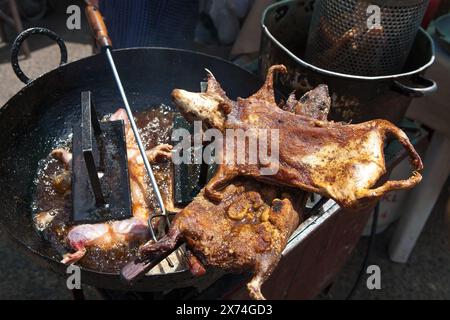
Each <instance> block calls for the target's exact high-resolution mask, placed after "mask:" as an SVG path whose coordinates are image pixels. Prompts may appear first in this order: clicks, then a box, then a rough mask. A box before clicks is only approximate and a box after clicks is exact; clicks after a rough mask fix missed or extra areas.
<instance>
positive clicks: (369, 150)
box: [172, 65, 423, 207]
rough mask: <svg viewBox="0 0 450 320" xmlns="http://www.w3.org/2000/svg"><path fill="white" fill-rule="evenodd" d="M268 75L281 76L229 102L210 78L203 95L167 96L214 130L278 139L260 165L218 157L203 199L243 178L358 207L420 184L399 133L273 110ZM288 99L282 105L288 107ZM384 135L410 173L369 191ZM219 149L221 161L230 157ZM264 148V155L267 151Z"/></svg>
mask: <svg viewBox="0 0 450 320" xmlns="http://www.w3.org/2000/svg"><path fill="white" fill-rule="evenodd" d="M275 71H280V72H286V68H285V67H284V66H283V65H275V66H272V67H271V68H270V69H269V72H268V75H267V79H266V82H265V84H264V85H263V87H262V88H261V89H260V90H259V91H258V92H256V93H255V94H254V95H252V96H251V97H249V98H247V99H242V98H238V100H237V101H230V99H229V98H227V97H226V95H225V93H224V91H223V90H222V89H221V88H220V86H219V84H218V82H217V81H216V79H215V78H214V77H213V75H212V74H209V75H208V90H207V91H206V92H205V93H193V92H187V91H185V90H181V89H175V90H173V92H172V97H173V100H174V102H175V104H176V105H177V106H178V107H179V108H180V109H181V110H182V112H183V113H184V114H188V115H189V116H190V117H191V118H194V119H196V120H201V121H204V122H205V123H206V124H208V125H210V126H213V127H215V128H217V129H219V130H222V131H225V130H226V129H235V130H236V129H241V130H244V131H245V130H247V129H255V128H256V129H267V130H268V131H269V132H270V131H271V130H277V132H278V135H279V142H280V143H279V144H278V145H279V154H278V161H274V162H271V163H269V164H263V163H261V161H259V159H258V161H257V163H256V164H251V163H244V164H240V163H239V162H237V161H236V159H235V158H232V157H228V158H225V159H226V161H224V162H223V163H224V164H222V165H220V166H219V170H218V172H217V174H216V175H215V176H214V177H213V179H212V180H211V181H210V182H209V183H208V185H207V186H206V189H205V194H206V195H207V196H208V197H209V198H210V199H212V200H214V201H220V200H221V199H222V197H223V195H222V194H221V192H220V189H223V188H224V187H225V186H226V185H227V184H228V183H229V182H230V180H231V179H233V178H235V177H238V176H244V175H245V176H250V177H253V178H255V179H257V180H259V181H262V182H267V183H270V184H274V185H280V186H290V187H295V188H299V189H302V190H305V191H309V192H315V193H319V194H321V195H324V196H326V197H329V198H332V199H334V200H335V201H336V202H338V203H339V204H340V205H341V206H344V207H357V206H363V205H365V204H367V203H368V202H369V200H376V199H378V198H380V197H381V196H382V195H384V194H385V193H386V192H389V191H391V190H396V189H408V188H411V187H413V186H415V185H416V184H417V183H419V182H420V180H421V178H422V177H421V175H420V174H419V173H418V172H417V171H419V170H422V168H423V165H422V161H421V159H420V157H419V155H418V154H417V152H416V151H415V150H414V147H413V146H412V145H411V143H410V141H409V140H408V137H407V136H406V134H405V133H404V132H403V131H401V130H400V129H399V128H397V127H396V126H395V125H393V124H392V123H390V122H388V121H386V120H372V121H368V122H364V123H360V124H345V123H334V122H332V121H325V120H323V121H321V120H317V119H315V118H311V117H310V115H308V114H306V115H301V114H300V115H298V114H292V113H290V112H287V111H284V110H281V109H280V108H279V107H277V104H276V102H275V96H274V91H273V74H274V72H275ZM293 99H294V98H291V101H290V103H289V105H294V102H293V101H292V100H293ZM388 135H392V136H394V137H396V138H397V139H398V140H399V142H400V143H401V144H402V145H403V146H404V147H405V149H406V150H407V151H408V153H409V156H410V160H411V164H412V166H413V167H414V171H413V174H412V175H411V177H409V178H408V179H406V180H400V181H388V182H386V183H385V184H384V185H382V186H379V187H376V188H373V187H374V186H375V184H376V183H377V181H378V180H379V179H380V177H381V176H382V175H384V174H385V173H386V168H385V162H384V154H383V146H384V140H385V139H386V137H387V136H388ZM224 149H225V152H224V156H225V157H227V156H229V155H230V154H233V152H227V151H226V147H225V148H224ZM268 149H269V151H270V152H271V147H270V146H269V148H268ZM246 152H247V153H248V150H246ZM246 158H247V159H248V158H249V155H248V154H247V155H246ZM263 168H266V169H267V168H268V169H273V170H270V171H272V172H274V173H273V174H271V175H267V174H265V175H262V174H261V169H263Z"/></svg>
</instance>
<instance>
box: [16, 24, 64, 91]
mask: <svg viewBox="0 0 450 320" xmlns="http://www.w3.org/2000/svg"><path fill="white" fill-rule="evenodd" d="M33 34H42V35H45V36H47V37H49V38H50V39H52V40H54V41H55V42H56V43H57V44H58V46H59V50H60V51H61V61H60V63H59V65H60V66H62V65H63V64H66V63H67V48H66V44H65V43H64V40H63V39H62V38H61V37H60V36H59V35H57V34H56V33H54V32H53V31H51V30H49V29H46V28H40V27H35V28H30V29H27V30H25V31H23V32H21V33H20V34H19V35H18V36H17V38H16V39H15V40H14V42H13V44H12V49H11V65H12V68H13V70H14V73H15V74H16V76H17V78H19V79H20V80H21V81H22V82H23V83H25V84H28V83H30V82H31V81H32V80H31V79H30V78H28V77H27V76H26V75H25V73H23V71H22V69H21V68H20V66H19V51H20V47H21V45H22V43H23V42H24V41H25V39H27V38H28V37H29V36H31V35H33Z"/></svg>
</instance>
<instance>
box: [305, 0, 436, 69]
mask: <svg viewBox="0 0 450 320" xmlns="http://www.w3.org/2000/svg"><path fill="white" fill-rule="evenodd" d="M427 5H428V0H383V1H381V0H371V1H366V0H317V1H316V2H315V5H314V13H313V17H312V22H311V25H310V32H309V37H308V44H307V50H306V53H305V60H306V61H307V62H309V63H311V64H314V65H316V66H318V67H320V68H323V69H327V70H331V71H336V72H340V73H346V74H351V75H360V76H382V75H390V74H395V73H399V72H401V71H402V68H403V66H404V64H405V61H406V59H407V57H408V55H409V52H410V49H411V46H412V44H413V42H414V39H415V37H416V34H417V31H418V29H419V27H420V23H421V21H422V18H423V15H424V14H425V10H426V8H427ZM369 6H371V7H369ZM374 6H376V7H374ZM377 9H379V18H380V19H379V20H378V22H379V24H377V23H376V21H377V20H375V19H374V17H375V16H374V14H376V13H375V11H374V10H377Z"/></svg>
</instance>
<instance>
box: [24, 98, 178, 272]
mask: <svg viewBox="0 0 450 320" xmlns="http://www.w3.org/2000/svg"><path fill="white" fill-rule="evenodd" d="M107 118H108V116H106V117H105V119H107ZM135 120H136V124H137V126H138V127H139V129H140V134H141V137H142V140H143V142H144V144H145V147H146V149H147V150H149V149H151V148H153V147H155V146H157V145H158V144H161V143H169V142H170V134H171V130H172V122H173V116H172V111H171V109H170V107H168V106H165V105H160V106H157V107H153V108H149V109H148V110H147V111H144V112H141V113H138V114H136V115H135ZM70 141H71V135H66V138H64V139H60V141H58V145H57V146H56V147H57V148H66V149H70ZM152 167H153V170H154V173H155V177H156V180H157V182H158V185H159V187H160V190H161V194H162V195H163V198H165V199H164V200H165V202H166V201H168V200H169V201H170V202H171V197H172V169H171V165H170V163H169V162H165V163H160V164H155V165H153V166H152ZM68 173H69V172H68V171H66V169H65V168H64V165H63V164H61V163H60V162H59V161H58V160H55V159H53V158H52V157H51V156H50V155H49V156H48V157H46V158H45V159H42V160H41V161H40V162H39V165H38V171H37V173H36V178H35V180H34V183H35V185H36V192H35V195H34V200H33V203H32V212H33V221H34V223H35V227H36V230H37V231H38V232H40V233H41V235H42V236H43V237H44V238H45V239H46V240H47V241H49V242H50V243H51V245H52V246H53V247H54V248H55V249H56V250H57V251H58V252H59V253H60V254H61V256H62V255H63V254H65V253H67V252H73V249H72V248H71V247H70V246H69V244H68V241H67V235H68V232H69V231H70V229H71V227H72V225H71V222H70V217H71V211H72V200H71V194H70V187H69V188H67V190H57V189H55V185H54V181H55V179H64V178H65V177H64V175H65V174H68ZM70 176H71V175H70V173H69V177H70ZM69 181H70V178H69ZM147 201H148V207H149V209H150V212H152V210H154V209H155V208H157V203H156V200H155V197H154V195H153V192H152V190H151V188H150V187H149V188H148V190H147ZM140 244H142V243H140V242H134V243H117V244H114V245H113V246H111V247H110V248H108V249H107V250H104V249H102V248H101V247H98V246H97V247H96V246H92V247H88V248H87V252H86V255H85V256H84V257H83V258H82V259H81V260H80V261H79V262H78V264H79V265H81V266H83V267H85V268H88V269H91V270H96V271H101V272H118V271H119V270H120V269H121V267H122V266H123V265H125V264H126V263H128V262H130V261H132V260H133V259H134V258H135V257H136V254H137V248H138V247H139V245H140Z"/></svg>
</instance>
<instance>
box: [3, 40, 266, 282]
mask: <svg viewBox="0 0 450 320" xmlns="http://www.w3.org/2000/svg"><path fill="white" fill-rule="evenodd" d="M148 50H151V51H161V52H164V51H166V52H175V53H181V54H182V55H183V54H192V55H197V56H202V57H205V58H208V59H213V60H216V61H220V62H224V63H226V64H227V65H229V66H230V67H233V68H238V69H240V70H241V71H244V72H245V73H247V74H248V75H249V76H251V77H253V78H254V79H255V80H256V81H258V82H259V83H262V81H261V79H260V78H259V77H258V76H257V75H255V74H253V73H251V72H250V71H248V70H246V69H244V68H243V67H241V66H239V65H237V64H235V63H232V62H231V61H228V60H225V59H223V58H221V57H218V56H214V55H210V54H207V53H203V52H197V51H193V50H188V49H178V48H167V47H131V48H121V49H115V50H113V54H114V53H115V52H130V51H148ZM101 54H104V53H98V54H94V55H90V56H87V57H84V58H81V59H78V60H75V61H71V62H69V63H66V64H64V65H61V66H58V67H56V68H54V69H52V70H50V71H48V72H46V73H43V74H41V75H39V76H38V77H36V78H35V79H32V80H31V81H30V82H29V83H27V84H26V85H24V86H23V87H22V88H21V89H20V90H19V91H18V92H16V93H15V94H14V95H13V96H12V97H11V98H10V99H8V100H7V102H6V103H5V104H4V105H3V106H0V117H2V114H3V112H4V111H5V110H6V108H7V107H8V106H10V105H14V102H15V100H16V99H18V98H19V97H20V96H21V94H23V93H24V92H25V91H26V90H28V88H30V87H32V86H34V85H35V84H36V83H39V82H40V81H45V80H46V78H47V77H50V76H52V75H54V74H56V73H57V72H61V71H65V68H68V67H69V66H70V65H72V64H74V63H82V62H83V61H86V60H88V59H91V58H92V57H95V56H97V55H101ZM0 228H1V229H2V230H3V231H4V232H5V233H6V234H7V237H8V238H9V239H10V240H11V242H14V244H15V245H16V246H18V247H19V248H20V249H21V250H24V251H25V253H26V254H27V255H30V256H32V255H34V257H39V258H44V260H46V262H47V263H56V265H55V266H57V267H62V266H64V264H62V263H61V262H60V261H59V260H57V259H56V258H54V257H50V256H47V255H44V254H42V253H41V252H39V251H37V250H36V249H34V248H32V247H30V245H28V244H27V243H25V242H24V241H22V239H19V237H16V235H14V234H13V233H12V232H11V231H10V230H9V228H7V227H6V226H5V223H4V218H3V217H2V215H0ZM43 241H45V240H44V239H43ZM31 258H33V256H32V257H31ZM42 262H43V261H42ZM78 267H80V269H81V271H82V272H89V273H95V274H98V275H104V276H114V277H117V276H120V273H119V272H104V271H99V270H94V269H90V268H86V267H83V266H80V265H78ZM186 272H189V270H178V271H174V272H171V273H170V274H156V275H147V274H146V275H145V278H147V277H148V279H151V278H153V279H154V278H163V277H165V276H170V275H174V274H182V273H186Z"/></svg>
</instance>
